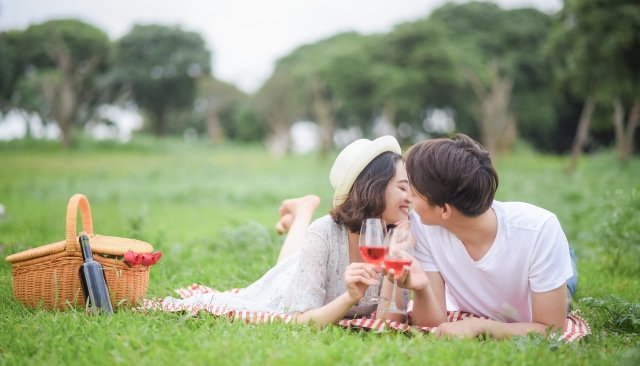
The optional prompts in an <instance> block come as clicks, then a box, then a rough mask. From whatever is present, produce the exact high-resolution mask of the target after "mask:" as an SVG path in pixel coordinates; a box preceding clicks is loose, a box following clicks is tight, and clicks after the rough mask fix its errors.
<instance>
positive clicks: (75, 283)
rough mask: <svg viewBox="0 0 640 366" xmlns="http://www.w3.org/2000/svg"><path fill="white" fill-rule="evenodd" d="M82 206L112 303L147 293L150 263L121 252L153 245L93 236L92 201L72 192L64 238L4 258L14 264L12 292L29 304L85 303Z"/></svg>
mask: <svg viewBox="0 0 640 366" xmlns="http://www.w3.org/2000/svg"><path fill="white" fill-rule="evenodd" d="M78 209H79V210H80V215H81V217H82V227H83V229H84V232H85V233H86V234H87V235H88V236H89V239H90V241H91V251H92V252H93V259H95V260H96V261H98V262H99V263H100V264H101V265H102V267H103V269H104V272H105V276H106V280H107V285H108V287H109V293H110V296H111V302H112V304H113V306H127V305H129V306H131V305H134V304H136V303H137V302H138V301H140V300H142V299H143V298H144V297H145V296H146V292H147V288H148V286H149V268H150V267H149V266H145V265H130V264H128V263H126V262H125V261H124V260H123V255H124V253H125V252H127V251H129V250H131V251H133V252H136V253H151V252H152V251H153V247H152V246H151V245H150V244H148V243H145V242H143V241H139V240H135V239H128V238H119V237H113V236H103V235H96V234H94V232H93V220H92V218H91V208H90V206H89V200H88V199H87V197H85V196H84V195H82V194H75V195H73V196H72V197H71V199H70V200H69V203H68V205H67V218H66V237H65V240H63V241H59V242H56V243H51V244H47V245H43V246H39V247H37V248H32V249H29V250H25V251H23V252H20V253H15V254H12V255H10V256H8V257H7V258H6V260H7V262H10V263H11V265H12V275H13V294H14V296H15V297H16V299H18V300H19V301H20V302H21V303H23V304H24V305H26V306H29V307H38V306H43V307H44V308H49V309H61V310H63V309H66V308H68V307H70V306H84V305H85V303H86V299H85V298H84V294H83V292H82V289H81V284H80V277H79V269H80V265H81V264H82V251H81V250H80V244H79V242H78V233H77V231H76V230H77V227H76V222H77V217H78Z"/></svg>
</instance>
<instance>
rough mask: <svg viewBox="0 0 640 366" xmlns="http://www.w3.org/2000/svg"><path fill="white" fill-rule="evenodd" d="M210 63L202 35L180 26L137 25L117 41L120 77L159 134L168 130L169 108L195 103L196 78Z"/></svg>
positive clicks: (203, 72)
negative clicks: (147, 114)
mask: <svg viewBox="0 0 640 366" xmlns="http://www.w3.org/2000/svg"><path fill="white" fill-rule="evenodd" d="M210 65H211V55H210V52H209V51H208V50H207V48H206V45H205V43H204V40H203V39H202V37H201V36H200V35H199V34H197V33H194V32H187V31H184V30H182V29H180V28H178V27H167V26H160V25H136V26H135V27H134V28H133V29H132V30H131V32H129V33H128V34H126V35H125V36H124V37H122V38H121V39H120V40H118V42H117V54H116V69H117V75H118V80H120V82H122V83H125V84H126V85H128V86H129V87H130V88H131V90H132V92H133V99H134V100H135V102H136V103H137V104H138V105H139V106H140V107H141V108H142V109H144V110H146V111H147V112H148V113H149V115H150V117H151V124H152V128H153V132H154V133H155V135H156V136H163V135H165V134H166V132H167V123H168V121H167V113H168V112H169V111H171V110H180V109H186V108H191V107H192V106H193V102H194V100H195V96H196V81H197V79H198V78H199V77H200V76H203V75H209V74H210V72H211V71H210V70H211V66H210Z"/></svg>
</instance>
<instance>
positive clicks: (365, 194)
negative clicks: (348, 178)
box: [329, 151, 402, 233]
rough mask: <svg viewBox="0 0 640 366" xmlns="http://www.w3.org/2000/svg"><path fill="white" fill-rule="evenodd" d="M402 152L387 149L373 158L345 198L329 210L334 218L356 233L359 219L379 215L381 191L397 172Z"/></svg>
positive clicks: (382, 195)
mask: <svg viewBox="0 0 640 366" xmlns="http://www.w3.org/2000/svg"><path fill="white" fill-rule="evenodd" d="M398 161H402V155H398V154H396V153H394V152H391V151H386V152H384V153H382V154H380V155H378V156H376V158H375V159H373V160H372V161H371V162H370V163H369V165H367V166H366V167H365V168H364V170H362V172H361V173H360V175H358V178H356V180H355V182H354V183H353V186H352V187H351V191H349V195H348V196H347V199H346V200H345V201H344V202H343V203H342V204H341V205H340V206H338V207H336V208H334V209H333V210H331V212H330V213H329V214H330V215H331V218H333V221H335V222H336V223H337V224H341V225H344V226H346V227H347V229H348V230H349V231H350V232H352V233H359V232H360V226H361V225H362V220H364V219H365V218H370V217H380V215H382V212H383V211H384V208H385V204H386V203H385V202H384V191H385V189H386V188H387V185H388V184H389V182H390V181H391V179H393V177H394V176H395V175H396V164H397V162H398Z"/></svg>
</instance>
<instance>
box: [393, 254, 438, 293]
mask: <svg viewBox="0 0 640 366" xmlns="http://www.w3.org/2000/svg"><path fill="white" fill-rule="evenodd" d="M393 276H394V270H393V269H390V270H389V271H387V279H388V280H389V282H391V283H393ZM397 283H398V286H399V287H402V288H406V289H409V290H414V291H420V290H424V289H425V288H427V287H428V286H429V277H427V274H426V273H425V271H423V270H422V268H421V267H420V264H419V263H418V261H416V260H415V259H414V260H413V262H412V263H411V266H404V267H402V272H401V273H400V277H398V279H397Z"/></svg>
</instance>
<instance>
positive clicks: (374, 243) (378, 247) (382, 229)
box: [358, 218, 387, 304]
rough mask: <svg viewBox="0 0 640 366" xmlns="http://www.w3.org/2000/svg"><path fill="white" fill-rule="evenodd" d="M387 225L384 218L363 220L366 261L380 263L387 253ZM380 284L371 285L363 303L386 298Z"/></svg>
mask: <svg viewBox="0 0 640 366" xmlns="http://www.w3.org/2000/svg"><path fill="white" fill-rule="evenodd" d="M386 234H387V225H386V224H385V222H384V220H382V219H376V218H370V219H365V220H364V221H362V226H361V227H360V240H359V243H358V244H359V245H360V254H362V259H364V261H365V262H367V263H371V264H375V265H380V264H382V261H383V260H384V256H385V254H386V253H387V247H386V243H385V236H386ZM381 280H382V278H381ZM379 288H380V286H369V288H368V289H367V292H366V293H365V296H364V297H363V298H362V299H361V300H360V302H361V303H363V304H377V303H379V302H381V301H385V300H386V299H385V298H383V297H380V295H379Z"/></svg>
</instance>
